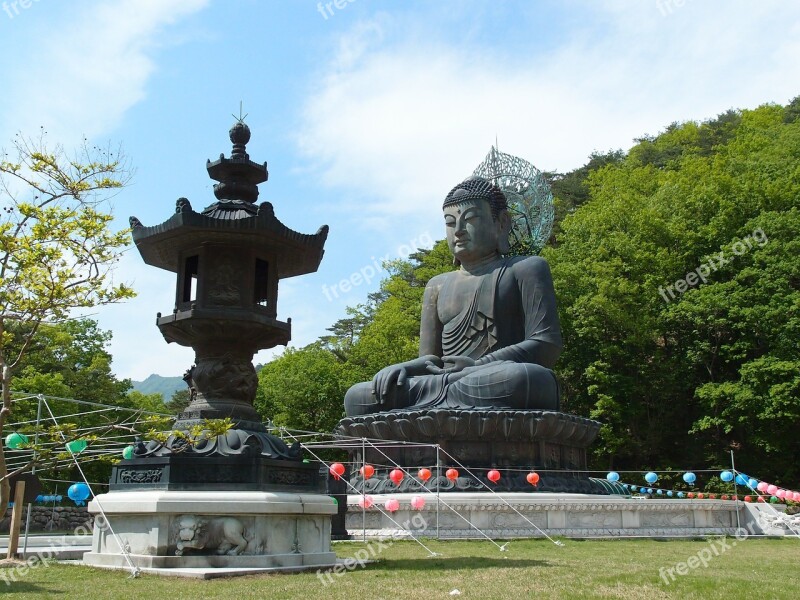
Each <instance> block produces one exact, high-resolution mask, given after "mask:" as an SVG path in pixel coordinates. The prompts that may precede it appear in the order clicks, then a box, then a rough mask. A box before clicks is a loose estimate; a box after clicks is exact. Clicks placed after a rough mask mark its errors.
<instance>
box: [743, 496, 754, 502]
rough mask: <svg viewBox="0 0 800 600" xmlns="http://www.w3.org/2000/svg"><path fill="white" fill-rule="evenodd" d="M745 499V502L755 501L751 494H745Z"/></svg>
mask: <svg viewBox="0 0 800 600" xmlns="http://www.w3.org/2000/svg"><path fill="white" fill-rule="evenodd" d="M744 501H745V502H752V501H753V499H752V498H751V497H750V496H745V497H744Z"/></svg>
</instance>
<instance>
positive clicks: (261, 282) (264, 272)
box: [253, 258, 269, 307]
mask: <svg viewBox="0 0 800 600" xmlns="http://www.w3.org/2000/svg"><path fill="white" fill-rule="evenodd" d="M254 275H255V279H254V281H253V302H255V304H257V305H258V306H264V307H266V306H267V305H268V303H269V263H268V262H267V261H265V260H262V259H260V258H256V265H255V271H254Z"/></svg>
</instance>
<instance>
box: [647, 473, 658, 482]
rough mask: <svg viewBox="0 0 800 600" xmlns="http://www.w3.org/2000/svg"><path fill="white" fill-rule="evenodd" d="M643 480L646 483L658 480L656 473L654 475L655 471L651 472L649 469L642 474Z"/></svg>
mask: <svg viewBox="0 0 800 600" xmlns="http://www.w3.org/2000/svg"><path fill="white" fill-rule="evenodd" d="M644 480H645V481H646V482H647V483H655V482H656V481H658V475H656V474H655V473H653V472H652V471H650V472H649V473H647V474H646V475H645V476H644Z"/></svg>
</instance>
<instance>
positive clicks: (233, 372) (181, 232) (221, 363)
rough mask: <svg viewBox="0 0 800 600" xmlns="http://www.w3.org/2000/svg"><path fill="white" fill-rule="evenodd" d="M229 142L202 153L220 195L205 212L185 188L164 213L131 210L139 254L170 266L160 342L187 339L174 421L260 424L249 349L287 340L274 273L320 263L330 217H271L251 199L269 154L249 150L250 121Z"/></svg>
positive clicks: (307, 269)
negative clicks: (190, 358) (188, 354)
mask: <svg viewBox="0 0 800 600" xmlns="http://www.w3.org/2000/svg"><path fill="white" fill-rule="evenodd" d="M230 139H231V141H232V142H233V151H232V152H231V156H230V158H225V156H224V155H220V157H219V159H218V160H215V161H214V162H211V161H208V163H207V166H206V168H207V170H208V174H209V176H210V177H211V178H212V179H214V180H215V181H217V182H218V183H217V184H215V185H214V195H215V196H216V198H217V201H216V202H215V203H214V204H212V205H210V206H208V207H207V208H206V209H205V210H203V211H202V212H195V211H194V210H192V207H191V205H190V204H189V201H188V200H187V199H186V198H180V199H179V200H178V202H177V207H176V212H175V214H174V215H172V217H170V218H169V219H168V220H167V221H165V222H164V223H161V224H160V225H155V226H153V227H143V226H142V225H141V223H140V222H139V221H138V219H136V218H132V219H131V226H132V230H133V240H134V242H135V243H136V247H137V248H138V249H139V252H140V253H141V255H142V258H143V259H144V261H145V262H146V263H147V264H149V265H153V266H155V267H160V268H162V269H166V270H168V271H171V272H173V273H175V274H176V275H177V277H176V287H175V307H174V309H173V311H172V313H171V314H167V315H162V314H161V313H159V315H158V319H157V324H158V328H159V329H160V330H161V333H162V334H163V335H164V338H165V339H166V340H167V342H176V343H178V344H181V345H183V346H191V347H192V348H193V349H194V351H195V365H194V366H193V367H192V369H191V370H190V373H188V374H187V377H186V379H187V382H188V383H189V384H190V388H191V389H192V401H191V404H190V405H189V407H188V408H187V409H186V411H185V412H184V413H183V414H182V415H181V416H180V419H179V420H178V422H177V423H176V425H175V428H176V429H181V428H185V427H188V426H190V425H192V424H196V423H198V422H200V421H201V420H203V419H218V418H225V417H231V418H232V419H233V421H234V423H235V427H236V428H237V429H242V430H245V431H251V432H258V431H263V430H264V429H263V426H262V425H261V423H260V419H259V416H258V415H257V413H256V412H255V409H254V408H253V399H254V398H255V394H256V386H257V383H258V380H257V377H256V372H255V369H254V368H253V364H252V358H253V355H254V354H255V353H256V352H257V351H259V350H263V349H266V348H272V347H274V346H276V345H279V344H282V345H286V344H287V343H288V342H289V340H290V339H291V319H289V320H287V321H286V322H283V321H279V320H278V319H277V307H278V281H279V280H280V279H283V278H286V277H294V276H296V275H303V274H306V273H312V272H314V271H316V270H317V268H318V267H319V263H320V260H321V259H322V255H323V246H324V244H325V240H326V238H327V236H328V226H327V225H325V226H323V227H320V228H319V230H318V231H317V233H315V234H313V235H305V234H302V233H298V232H296V231H292V230H291V229H289V228H288V227H286V226H285V225H284V224H283V223H281V222H280V221H279V220H278V219H277V218H276V217H275V212H274V210H273V208H272V204H270V203H269V202H262V203H261V204H258V205H256V200H257V199H258V184H260V183H264V182H265V181H267V178H268V176H269V174H268V172H267V164H266V163H264V164H257V163H255V162H253V161H251V160H250V157H249V155H248V154H247V151H246V148H245V144H247V142H248V141H249V140H250V129H249V128H248V126H247V125H246V124H245V123H243V122H242V121H239V122H237V123H236V124H235V125H234V126H233V128H231V131H230Z"/></svg>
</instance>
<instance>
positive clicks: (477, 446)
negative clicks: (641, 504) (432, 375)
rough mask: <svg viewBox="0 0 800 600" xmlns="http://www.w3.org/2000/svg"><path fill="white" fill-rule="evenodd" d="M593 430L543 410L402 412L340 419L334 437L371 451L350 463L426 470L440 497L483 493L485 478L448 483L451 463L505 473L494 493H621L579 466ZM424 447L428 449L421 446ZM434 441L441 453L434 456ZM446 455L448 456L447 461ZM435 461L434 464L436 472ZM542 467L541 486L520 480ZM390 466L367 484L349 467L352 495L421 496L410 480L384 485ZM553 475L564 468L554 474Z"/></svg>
mask: <svg viewBox="0 0 800 600" xmlns="http://www.w3.org/2000/svg"><path fill="white" fill-rule="evenodd" d="M599 430H600V423H598V422H597V421H592V420H590V419H584V418H582V417H577V416H575V415H569V414H565V413H559V412H553V411H543V410H513V409H493V410H486V409H484V410H445V409H430V410H403V411H400V410H398V411H390V412H383V413H375V414H372V415H365V416H361V417H348V418H345V419H342V420H341V421H340V422H339V425H338V427H337V433H341V434H343V435H347V436H352V437H356V438H367V439H369V440H370V441H371V442H372V443H374V444H375V445H376V446H377V447H375V448H371V447H370V446H369V445H366V450H365V452H364V454H365V456H364V457H362V456H361V448H359V447H356V448H354V449H353V450H352V451H351V461H352V462H354V463H355V464H359V463H361V462H362V461H366V462H367V463H370V464H377V465H380V464H386V463H387V462H389V461H388V460H387V457H388V458H389V459H391V460H392V461H394V462H395V463H397V464H399V465H402V466H403V467H406V468H418V467H427V468H430V469H431V471H432V472H433V477H432V478H431V479H430V480H429V481H428V483H427V485H426V487H427V488H428V489H429V490H433V491H436V490H438V491H440V492H467V491H476V492H479V491H482V490H485V489H486V485H485V484H488V481H487V480H486V479H485V477H481V478H474V477H472V476H469V475H468V474H466V473H464V472H463V470H462V472H461V476H460V477H459V478H458V479H457V480H455V481H449V480H448V479H447V478H445V476H444V474H445V471H446V469H447V468H448V467H456V466H457V464H456V463H455V462H454V461H453V460H452V459H450V458H449V456H452V457H454V458H455V459H456V460H457V461H458V462H459V463H461V464H462V465H464V466H465V467H467V468H469V469H471V470H473V473H480V474H481V476H485V474H486V472H487V470H488V469H493V468H497V469H504V470H506V471H504V472H505V473H506V474H505V475H504V476H503V478H502V479H501V480H500V481H499V482H498V483H496V484H494V483H493V484H491V485H490V486H489V487H491V488H492V489H493V490H494V491H498V492H523V491H529V492H534V491H544V492H566V493H583V494H608V493H620V492H621V490H622V488H621V487H619V489H615V486H613V485H609V484H607V482H605V481H599V480H596V479H591V478H590V477H589V476H588V475H585V474H582V473H581V471H582V470H584V469H586V449H587V448H588V447H589V445H590V444H591V443H592V442H593V441H594V439H595V437H596V436H597V433H598V432H599ZM376 440H387V441H388V440H396V441H402V442H413V444H408V445H395V446H390V445H380V444H379V443H378V442H376ZM424 444H429V445H424ZM436 444H438V445H439V446H440V447H441V449H442V452H439V453H438V455H437V451H436V448H435V445H436ZM448 455H449V456H448ZM437 457H438V459H439V464H440V466H441V469H440V470H437V469H436V465H437ZM534 469H535V470H541V471H542V472H541V477H542V478H541V481H540V482H539V485H538V487H536V488H533V487H531V485H530V484H529V483H528V482H527V481H526V480H525V475H526V473H527V472H528V471H529V470H534ZM390 470H391V469H378V470H376V473H375V475H374V476H373V477H371V478H370V479H368V480H367V481H366V482H364V481H363V479H362V478H361V476H360V475H359V474H358V470H357V469H355V470H354V474H353V477H352V478H351V480H350V482H351V484H353V485H354V486H355V487H356V489H358V490H359V491H362V490H363V491H365V492H367V493H378V494H381V493H393V492H417V491H424V488H423V487H422V485H421V483H420V482H419V481H418V480H416V479H414V478H411V477H406V478H404V479H403V480H402V481H401V482H400V485H399V486H398V485H396V484H394V483H393V482H392V481H390V480H389V478H388V475H389V472H390ZM558 471H563V473H560V472H558Z"/></svg>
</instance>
